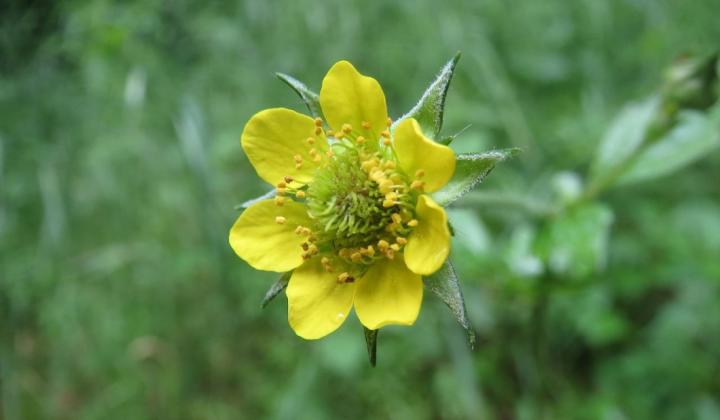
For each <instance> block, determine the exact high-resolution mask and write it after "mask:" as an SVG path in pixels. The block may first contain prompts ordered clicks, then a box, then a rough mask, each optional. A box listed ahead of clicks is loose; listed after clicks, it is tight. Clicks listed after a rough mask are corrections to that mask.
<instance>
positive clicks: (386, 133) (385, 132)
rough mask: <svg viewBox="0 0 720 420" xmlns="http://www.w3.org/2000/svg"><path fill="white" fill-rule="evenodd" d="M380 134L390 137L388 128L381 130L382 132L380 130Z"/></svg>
mask: <svg viewBox="0 0 720 420" xmlns="http://www.w3.org/2000/svg"><path fill="white" fill-rule="evenodd" d="M380 135H381V136H383V137H385V138H390V132H389V131H388V130H383V131H382V132H380Z"/></svg>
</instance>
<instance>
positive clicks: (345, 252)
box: [338, 248, 350, 258]
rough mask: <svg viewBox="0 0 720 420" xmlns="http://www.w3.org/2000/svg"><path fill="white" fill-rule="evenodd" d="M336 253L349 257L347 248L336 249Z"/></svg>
mask: <svg viewBox="0 0 720 420" xmlns="http://www.w3.org/2000/svg"><path fill="white" fill-rule="evenodd" d="M338 255H339V256H341V257H343V258H348V257H350V250H349V249H347V248H343V249H341V250H340V251H338Z"/></svg>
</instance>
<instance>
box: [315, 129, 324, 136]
mask: <svg viewBox="0 0 720 420" xmlns="http://www.w3.org/2000/svg"><path fill="white" fill-rule="evenodd" d="M322 132H323V129H322V127H315V135H316V136H319V135H320V134H322Z"/></svg>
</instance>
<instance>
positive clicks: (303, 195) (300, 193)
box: [295, 191, 305, 198]
mask: <svg viewBox="0 0 720 420" xmlns="http://www.w3.org/2000/svg"><path fill="white" fill-rule="evenodd" d="M295 197H297V198H305V191H298V192H296V193H295Z"/></svg>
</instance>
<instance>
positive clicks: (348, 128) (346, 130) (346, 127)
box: [342, 124, 352, 134]
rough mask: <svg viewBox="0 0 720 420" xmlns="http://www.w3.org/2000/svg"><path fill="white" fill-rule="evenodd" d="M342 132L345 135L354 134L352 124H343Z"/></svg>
mask: <svg viewBox="0 0 720 420" xmlns="http://www.w3.org/2000/svg"><path fill="white" fill-rule="evenodd" d="M342 131H343V133H345V134H350V133H351V132H352V125H350V124H343V126H342Z"/></svg>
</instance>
